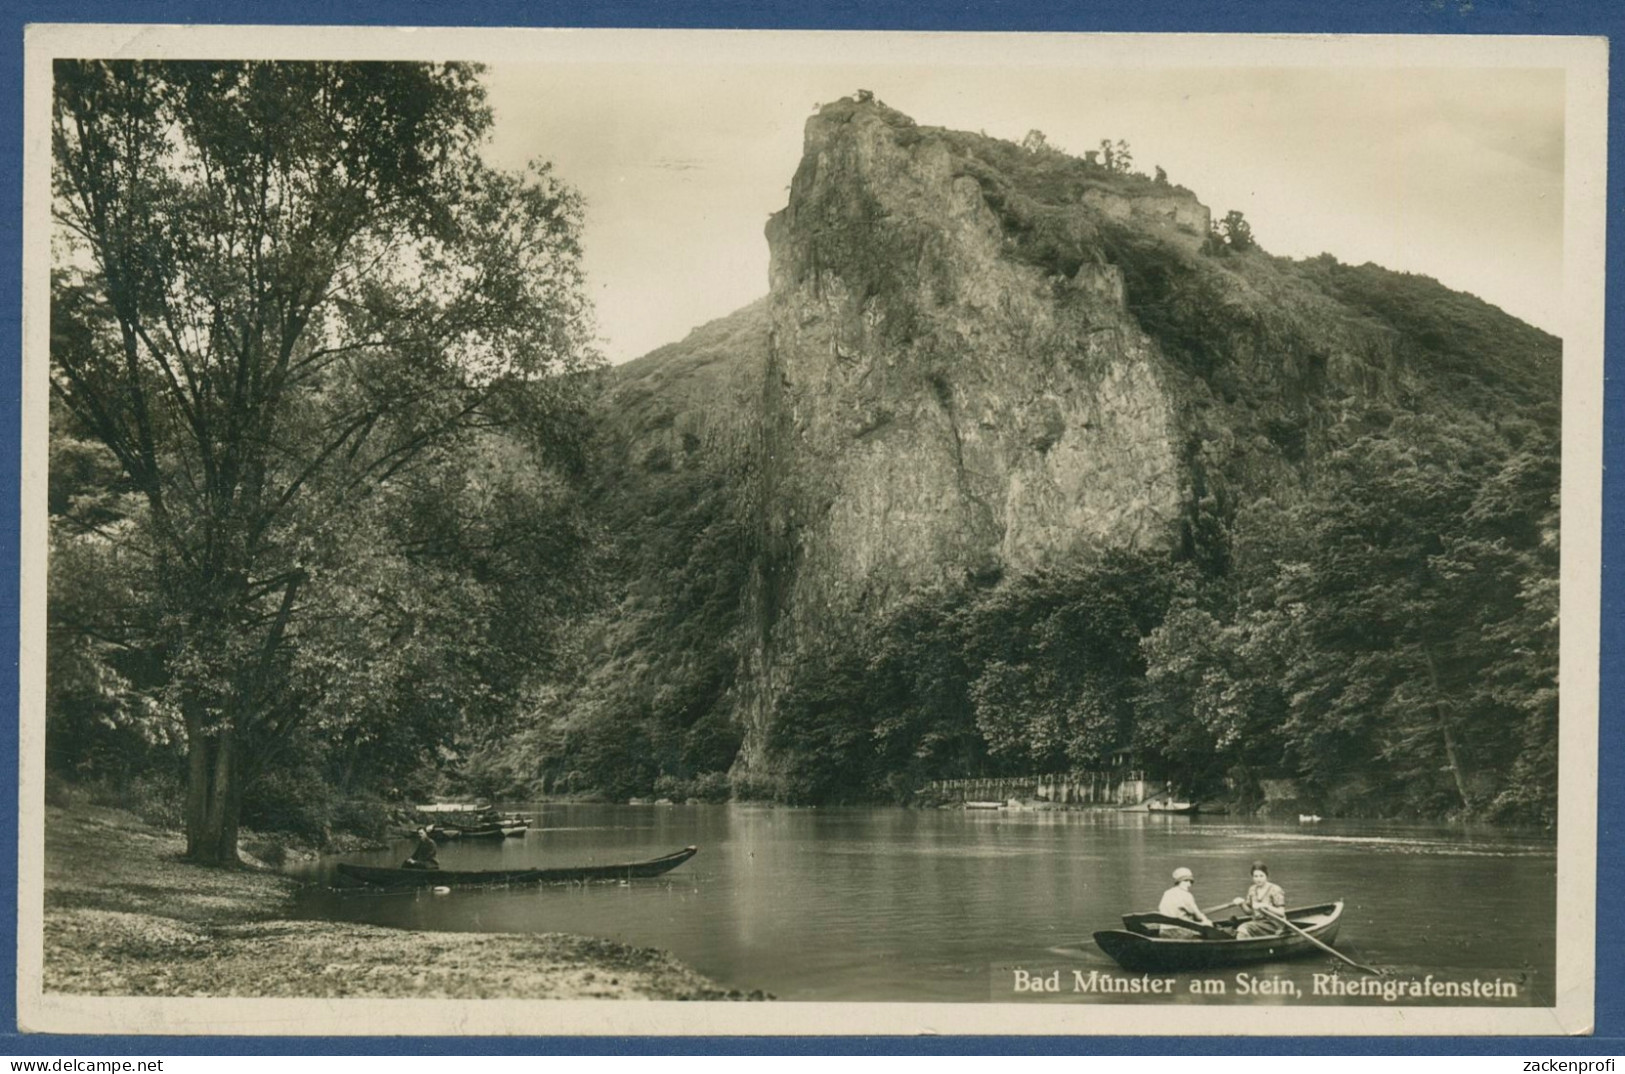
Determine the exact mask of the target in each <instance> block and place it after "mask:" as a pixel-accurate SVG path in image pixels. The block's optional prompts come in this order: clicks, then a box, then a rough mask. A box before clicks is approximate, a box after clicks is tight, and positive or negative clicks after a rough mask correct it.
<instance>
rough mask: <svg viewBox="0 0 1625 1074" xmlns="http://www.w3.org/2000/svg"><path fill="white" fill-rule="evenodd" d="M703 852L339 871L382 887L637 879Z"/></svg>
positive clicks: (346, 864)
mask: <svg viewBox="0 0 1625 1074" xmlns="http://www.w3.org/2000/svg"><path fill="white" fill-rule="evenodd" d="M699 852H700V848H699V847H684V848H683V849H682V850H679V851H677V852H675V853H672V854H667V855H666V856H665V857H661V858H652V859H650V860H649V861H639V862H631V863H627V864H621V865H561V866H553V867H551V868H546V869H477V870H456V869H400V868H388V867H385V866H378V865H351V864H350V863H349V862H340V863H339V875H341V876H345V877H348V878H349V879H351V880H358V881H360V882H361V883H363V884H374V885H377V886H380V887H396V888H426V887H477V886H482V885H483V886H490V885H496V884H564V883H570V882H576V883H580V882H583V881H588V880H637V879H641V878H644V877H650V876H659V875H660V874H662V873H668V872H670V871H671V870H673V869H675V868H677V867H678V866H679V865H681V864H683V862H685V861H687V860H688V859H690V858H692V857H693V856H694V855H696V854H698V853H699Z"/></svg>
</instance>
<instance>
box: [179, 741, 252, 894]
mask: <svg viewBox="0 0 1625 1074" xmlns="http://www.w3.org/2000/svg"><path fill="white" fill-rule="evenodd" d="M186 760H187V782H186V856H187V857H188V858H191V859H192V860H193V861H196V862H201V863H203V864H206V865H238V864H240V863H241V859H240V858H238V857H237V819H238V813H239V810H240V807H241V795H240V792H239V787H238V781H237V758H236V748H235V743H234V741H233V738H232V733H231V730H230V728H226V729H223V730H220V731H214V732H209V731H206V730H205V729H204V727H203V722H202V720H201V719H197V718H193V717H188V719H187V758H186Z"/></svg>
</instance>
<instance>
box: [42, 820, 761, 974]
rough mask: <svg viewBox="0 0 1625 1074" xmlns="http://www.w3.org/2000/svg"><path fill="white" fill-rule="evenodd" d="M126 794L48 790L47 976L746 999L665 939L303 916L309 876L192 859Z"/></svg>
mask: <svg viewBox="0 0 1625 1074" xmlns="http://www.w3.org/2000/svg"><path fill="white" fill-rule="evenodd" d="M184 849H185V839H184V837H183V836H182V835H181V834H180V833H178V832H175V831H171V830H166V829H163V828H157V827H153V826H151V825H149V824H146V823H144V822H143V821H141V820H140V819H139V818H137V817H136V816H134V815H133V814H131V813H128V812H125V811H123V810H118V809H112V808H106V807H99V806H94V805H90V804H88V803H82V802H72V803H70V804H68V805H65V806H52V807H50V808H48V810H47V813H46V825H45V937H44V940H45V958H44V991H45V992H48V993H72V994H81V995H110V996H281V997H317V998H327V997H340V996H366V997H376V998H451V999H740V998H747V997H744V996H742V995H741V994H740V993H738V992H732V991H729V990H727V989H724V988H722V987H720V986H719V985H717V984H716V983H715V982H714V981H711V980H709V979H707V978H705V977H703V976H701V975H700V974H699V973H697V972H695V971H694V970H692V969H690V968H689V967H687V966H685V965H683V964H682V963H680V962H678V961H677V960H676V959H674V958H672V957H671V956H670V955H668V954H666V953H665V952H663V951H658V950H654V949H651V948H639V947H631V946H628V945H626V944H622V943H616V942H613V941H609V940H600V939H593V938H590V937H583V936H566V935H561V934H557V933H540V934H520V933H449V932H418V931H408V930H404V929H390V928H381V927H378V926H373V925H358V924H350V923H343V922H332V921H307V920H292V919H290V918H289V917H288V916H287V915H288V911H289V909H290V907H291V904H292V899H293V893H294V891H295V890H296V888H297V886H298V885H297V882H296V881H294V880H293V879H292V878H290V877H287V876H284V875H282V874H280V873H277V872H275V871H273V870H271V869H269V868H266V867H264V866H263V865H259V864H258V863H255V862H249V863H248V864H247V865H246V866H245V867H244V868H242V869H215V868H205V867H202V866H198V865H193V864H191V863H189V862H187V861H184V860H183V859H182V852H183V851H184Z"/></svg>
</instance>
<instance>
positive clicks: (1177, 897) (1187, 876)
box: [1157, 865, 1213, 940]
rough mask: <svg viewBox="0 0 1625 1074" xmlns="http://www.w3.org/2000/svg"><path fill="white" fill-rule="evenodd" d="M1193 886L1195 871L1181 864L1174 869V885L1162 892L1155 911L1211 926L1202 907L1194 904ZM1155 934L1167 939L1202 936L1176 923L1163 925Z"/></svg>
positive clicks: (1192, 938)
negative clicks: (1160, 900)
mask: <svg viewBox="0 0 1625 1074" xmlns="http://www.w3.org/2000/svg"><path fill="white" fill-rule="evenodd" d="M1195 886H1196V874H1195V873H1192V872H1191V871H1190V870H1189V869H1187V868H1185V867H1184V866H1183V865H1181V866H1180V867H1179V868H1177V869H1175V870H1174V886H1173V887H1171V888H1169V889H1168V890H1167V891H1165V892H1163V893H1162V902H1161V903H1160V904H1158V906H1157V913H1159V914H1161V915H1162V916H1163V917H1175V918H1179V919H1180V920H1181V921H1195V922H1197V923H1198V924H1202V925H1206V926H1208V927H1209V928H1212V927H1213V922H1211V921H1209V920H1208V917H1207V915H1206V914H1204V913H1202V908H1201V907H1200V906H1197V905H1196V896H1195V895H1192V894H1191V888H1193V887H1195ZM1157 935H1158V936H1161V937H1162V938H1163V939H1167V940H1199V939H1201V937H1202V934H1201V933H1200V932H1197V931H1196V930H1195V929H1185V928H1180V927H1179V926H1178V925H1164V926H1162V927H1161V928H1160V929H1158V930H1157Z"/></svg>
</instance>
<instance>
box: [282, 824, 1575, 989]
mask: <svg viewBox="0 0 1625 1074" xmlns="http://www.w3.org/2000/svg"><path fill="white" fill-rule="evenodd" d="M511 808H519V809H523V810H525V811H527V812H531V813H533V814H535V815H536V816H537V821H538V824H539V825H540V826H541V829H542V830H540V831H538V830H536V829H532V831H531V832H530V833H529V835H528V836H527V837H525V838H523V839H508V840H505V841H503V842H500V843H481V844H474V843H470V844H467V845H462V844H458V843H456V842H451V843H447V844H445V845H443V846H442V848H441V854H440V861H441V865H442V866H443V867H444V868H448V869H496V868H515V867H520V866H525V865H531V864H541V863H545V864H549V865H566V864H576V863H584V862H622V861H636V860H642V859H644V858H651V857H655V856H658V855H660V854H664V853H667V852H669V851H671V850H675V849H677V848H679V847H682V846H686V845H688V844H695V845H698V846H699V847H700V853H699V855H698V856H697V857H695V858H694V859H693V860H692V861H690V862H688V863H687V864H685V865H683V866H682V867H680V868H679V869H678V870H677V871H675V872H673V873H670V874H668V875H667V876H665V877H662V878H660V879H658V880H641V881H635V882H633V883H631V884H621V885H613V884H612V885H589V886H585V887H584V886H580V885H575V886H563V887H543V888H535V887H531V888H520V889H505V890H504V889H499V890H482V891H461V890H458V891H453V892H452V893H450V894H448V895H439V896H436V895H432V894H428V893H421V894H353V893H351V894H341V893H338V892H335V891H333V890H331V889H329V888H327V887H322V886H317V887H313V888H311V889H310V890H308V891H307V892H306V893H305V895H304V897H303V898H302V900H301V903H300V907H301V911H300V912H302V913H304V914H306V915H308V916H311V917H323V918H338V919H343V920H350V921H366V922H371V923H374V924H380V925H389V926H398V927H405V928H416V929H437V930H454V931H484V932H568V933H579V934H584V935H593V936H604V937H608V938H611V939H616V940H622V941H625V942H628V943H633V944H638V945H646V946H652V947H660V948H664V949H666V950H668V951H671V952H672V953H673V954H675V955H676V956H677V957H678V958H680V959H682V960H683V961H685V962H687V963H688V964H689V965H691V966H693V967H694V968H695V969H698V970H699V971H701V972H702V973H705V974H707V975H708V976H710V977H712V978H713V979H715V980H717V981H719V982H722V983H723V984H725V985H728V986H730V987H735V988H741V989H758V988H759V989H765V990H766V991H769V992H772V993H775V994H776V995H778V996H779V997H780V998H781V999H801V1000H860V999H861V1000H918V1001H924V1000H988V999H1000V1000H1011V999H1026V998H1029V997H1027V996H1018V995H1012V993H1011V984H1010V982H1011V981H1012V980H1013V975H1014V971H1015V970H1016V969H1018V968H1021V969H1027V970H1029V971H1030V972H1032V973H1039V972H1042V973H1043V974H1046V975H1047V974H1050V973H1052V972H1053V971H1055V970H1057V969H1060V970H1064V972H1063V973H1062V974H1061V977H1062V978H1064V979H1065V982H1066V989H1067V991H1066V992H1063V994H1062V995H1061V996H1060V997H1059V998H1061V999H1067V1000H1073V1001H1075V1000H1077V999H1080V998H1087V999H1090V1000H1092V1001H1108V1002H1109V1001H1119V1000H1122V999H1124V998H1125V997H1121V996H1078V995H1074V994H1072V993H1071V991H1070V989H1071V988H1072V979H1073V978H1072V971H1073V970H1081V971H1083V975H1084V976H1085V977H1087V974H1088V972H1089V971H1090V970H1099V971H1101V972H1103V973H1104V972H1111V973H1119V972H1121V971H1118V970H1117V967H1116V965H1115V964H1114V963H1112V962H1111V961H1110V960H1109V959H1107V958H1106V957H1105V956H1104V955H1102V954H1101V953H1100V951H1099V950H1098V949H1097V948H1096V947H1095V946H1094V944H1093V943H1092V942H1091V941H1090V939H1089V937H1090V934H1091V933H1093V932H1094V931H1096V930H1098V929H1105V928H1115V927H1118V918H1119V915H1121V914H1122V913H1124V912H1125V911H1129V910H1139V909H1154V908H1155V906H1156V903H1157V900H1158V898H1159V897H1160V895H1161V893H1162V891H1163V889H1164V888H1165V887H1167V883H1168V879H1167V878H1168V875H1169V873H1170V872H1171V871H1172V870H1173V869H1174V868H1175V867H1176V866H1180V865H1183V866H1186V867H1188V868H1190V869H1192V870H1193V871H1194V872H1195V873H1196V876H1197V883H1196V898H1197V902H1198V903H1199V904H1201V905H1202V906H1203V907H1213V906H1217V905H1218V904H1220V903H1223V902H1226V901H1227V900H1229V899H1230V898H1231V897H1233V896H1235V895H1239V894H1241V892H1242V891H1243V890H1244V889H1245V887H1246V885H1247V882H1248V867H1249V866H1250V864H1251V862H1252V861H1253V859H1255V858H1263V859H1265V860H1266V861H1267V862H1268V863H1269V867H1270V872H1271V878H1272V879H1273V880H1275V881H1276V882H1277V883H1279V884H1280V885H1281V886H1282V887H1283V888H1285V889H1286V893H1287V900H1288V903H1289V904H1290V905H1305V904H1310V903H1318V902H1328V901H1331V900H1334V899H1343V900H1345V902H1346V903H1347V907H1346V909H1345V911H1344V915H1343V924H1342V930H1341V934H1340V938H1339V940H1338V947H1339V949H1340V950H1343V951H1345V952H1347V953H1348V954H1350V955H1351V956H1353V957H1355V958H1357V959H1359V960H1360V961H1362V962H1366V963H1370V964H1375V965H1379V966H1382V967H1383V968H1385V969H1389V970H1392V971H1394V972H1395V973H1397V974H1399V975H1401V976H1408V975H1412V974H1414V975H1415V976H1417V977H1418V978H1421V977H1423V976H1425V975H1427V974H1433V975H1434V976H1435V978H1438V979H1451V980H1455V979H1463V980H1470V979H1474V978H1483V979H1486V980H1493V979H1495V978H1496V977H1500V978H1501V979H1503V980H1510V981H1516V982H1518V999H1517V1000H1516V1002H1518V1003H1520V1004H1536V1005H1549V1004H1551V1003H1552V1002H1553V995H1552V988H1551V984H1552V967H1553V948H1554V943H1555V939H1554V936H1555V927H1556V902H1555V899H1556V856H1555V848H1554V844H1553V842H1552V841H1551V840H1550V839H1549V838H1547V837H1543V836H1539V835H1533V834H1525V833H1519V832H1510V831H1506V830H1495V829H1482V828H1480V829H1471V828H1442V827H1420V826H1407V825H1400V824H1392V823H1382V822H1364V821H1348V822H1338V821H1326V822H1323V823H1320V824H1316V825H1313V826H1309V825H1303V826H1300V825H1298V824H1296V823H1284V824H1282V823H1271V822H1262V821H1260V822H1254V821H1238V820H1235V819H1233V818H1213V819H1211V820H1209V819H1203V818H1195V819H1191V818H1184V817H1157V816H1150V815H1146V814H1131V813H1119V812H1115V811H1109V810H1094V811H1084V812H1018V813H1007V812H993V811H985V812H984V811H970V812H962V811H950V810H942V811H919V810H904V809H806V810H802V809H775V808H770V807H764V806H739V805H734V806H596V805H533V806H514V807H511ZM409 850H410V845H409V843H408V842H406V841H403V842H402V843H401V844H400V845H399V846H398V847H395V848H393V849H392V850H390V851H387V852H379V853H377V854H371V855H355V856H352V857H351V858H349V859H348V860H354V861H358V862H363V863H366V864H373V865H379V864H398V863H399V861H400V860H401V859H402V858H404V857H405V856H406V854H407V852H408V851H409ZM304 875H305V877H306V878H307V879H312V880H319V881H323V882H324V883H326V882H331V881H332V880H333V877H334V874H333V871H332V863H331V862H324V863H322V864H321V865H319V866H313V867H307V868H306V869H305V870H304ZM1336 965H1338V964H1336V963H1335V962H1333V961H1332V960H1331V959H1330V957H1329V956H1328V957H1326V958H1318V957H1317V958H1310V959H1306V960H1304V961H1302V962H1298V963H1285V964H1279V965H1273V966H1265V967H1256V966H1255V967H1245V968H1244V969H1245V970H1246V972H1248V973H1250V974H1252V975H1254V976H1255V977H1274V976H1279V977H1281V978H1282V979H1287V980H1292V981H1294V982H1297V984H1298V987H1300V988H1301V989H1302V991H1303V992H1304V993H1305V995H1306V996H1307V995H1309V993H1310V991H1311V985H1312V983H1313V975H1314V974H1317V973H1319V974H1329V973H1331V972H1332V970H1333V967H1334V966H1336ZM1237 972H1238V970H1229V971H1225V972H1224V973H1223V974H1221V976H1224V977H1226V978H1227V979H1229V980H1230V982H1231V983H1230V985H1229V989H1228V994H1227V996H1226V1001H1229V1002H1255V1001H1256V1002H1281V1000H1280V999H1279V998H1278V997H1276V996H1269V995H1263V996H1259V995H1251V996H1237V995H1236V994H1235V993H1236V986H1235V983H1234V977H1235V975H1236V973H1237ZM1344 972H1345V973H1350V972H1353V971H1348V970H1347V969H1346V968H1344ZM1185 983H1186V982H1183V981H1182V982H1181V985H1182V986H1183V985H1184V984H1185ZM1032 998H1044V997H1032ZM1126 998H1129V999H1131V1000H1133V999H1136V997H1126ZM1173 998H1175V999H1176V1000H1183V1001H1196V1002H1213V998H1212V997H1210V996H1190V995H1189V994H1188V993H1187V994H1182V995H1180V996H1176V997H1173ZM1157 1001H1158V1002H1167V1001H1168V1000H1167V999H1165V998H1161V997H1159V998H1158V1000H1157ZM1343 1002H1347V1000H1343ZM1370 1002H1376V1003H1381V1002H1383V1000H1382V999H1380V998H1376V999H1373V1000H1370ZM1408 1002H1416V1001H1415V1000H1410V1001H1408ZM1455 1002H1459V1001H1455ZM1503 1002H1505V1001H1503Z"/></svg>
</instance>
